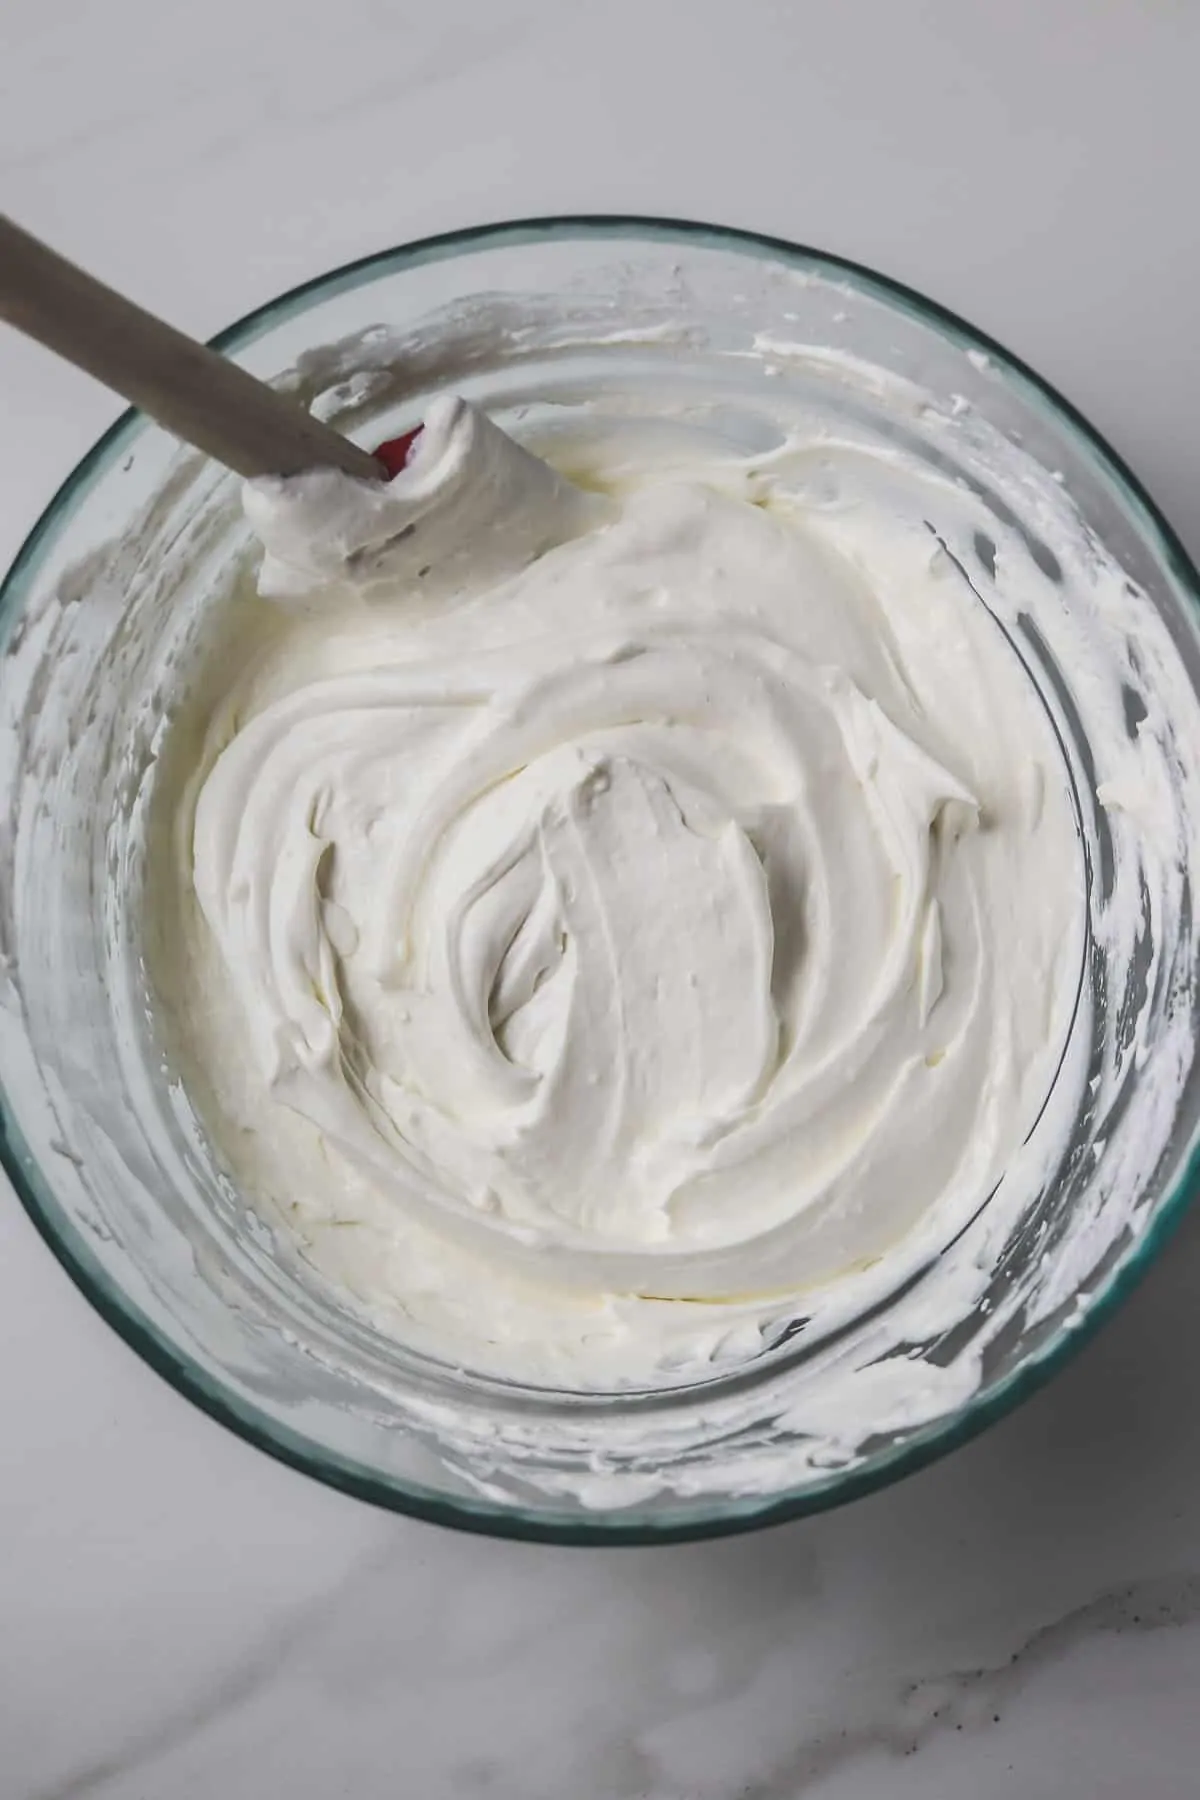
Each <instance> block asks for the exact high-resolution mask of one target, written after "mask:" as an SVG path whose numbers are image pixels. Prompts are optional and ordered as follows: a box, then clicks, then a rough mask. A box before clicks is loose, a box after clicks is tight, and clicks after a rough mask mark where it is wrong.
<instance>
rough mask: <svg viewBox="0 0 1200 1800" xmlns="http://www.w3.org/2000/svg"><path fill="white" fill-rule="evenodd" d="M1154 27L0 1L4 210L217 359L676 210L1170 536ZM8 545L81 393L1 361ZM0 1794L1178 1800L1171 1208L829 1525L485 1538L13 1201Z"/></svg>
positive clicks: (63, 454) (1199, 273)
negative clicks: (1054, 447)
mask: <svg viewBox="0 0 1200 1800" xmlns="http://www.w3.org/2000/svg"><path fill="white" fill-rule="evenodd" d="M1198 68H1200V6H1197V5H1195V4H1189V0H1136V3H1135V0H994V3H993V0H924V3H920V0H876V3H875V4H868V3H867V0H841V4H836V5H829V4H808V3H801V0H790V3H789V0H729V3H728V4H715V3H713V4H709V3H707V0H606V4H605V5H603V6H600V5H593V6H586V5H581V4H571V3H569V0H558V3H557V4H545V3H543V0H525V3H524V4H515V5H509V4H505V3H504V0H437V4H426V5H425V6H422V7H417V6H415V5H413V4H411V0H336V3H335V4H322V5H318V4H316V3H315V0H290V3H289V0H206V3H205V5H204V6H203V7H196V8H184V7H182V6H180V5H179V4H176V3H173V0H108V4H106V5H104V6H100V5H95V4H88V3H87V0H55V3H54V4H47V3H46V0H4V5H3V9H2V17H0V102H2V103H0V204H3V205H4V206H5V207H6V208H7V209H8V210H11V211H12V212H13V213H14V214H15V215H16V216H17V217H19V218H21V219H22V220H24V221H25V222H26V223H28V224H29V225H30V226H31V227H33V228H34V229H37V230H40V231H42V232H43V233H44V234H46V235H47V236H50V237H51V238H53V239H55V240H57V241H58V242H59V243H60V244H61V245H62V246H63V247H64V248H68V249H70V250H72V251H73V252H74V253H75V254H76V255H77V256H78V257H79V258H80V259H81V260H84V261H86V262H89V263H91V264H92V265H94V266H95V267H96V269H97V270H98V271H100V272H101V273H103V274H106V275H108V276H109V278H110V279H112V280H113V281H115V282H116V283H118V284H120V285H124V286H125V287H127V288H129V289H130V290H131V291H133V292H134V293H136V294H138V295H139V296H141V297H142V298H143V299H144V300H146V301H147V302H148V303H149V304H150V305H152V306H155V307H157V308H160V309H162V310H163V311H165V312H167V313H168V314H169V315H171V316H172V317H174V318H175V319H176V320H177V321H178V322H179V323H180V324H182V325H183V326H185V327H188V328H190V329H191V330H194V331H197V332H200V333H204V334H207V333H210V332H212V331H214V330H215V329H217V328H218V327H219V326H221V325H222V324H224V323H226V322H227V321H228V320H229V319H230V318H232V317H233V316H235V315H236V314H238V313H240V312H242V311H244V310H245V309H247V308H248V307H250V306H252V305H254V304H256V303H257V302H259V301H261V300H264V299H266V298H268V297H269V296H270V295H271V294H273V293H275V292H277V291H278V290H279V289H280V288H283V287H286V286H288V285H290V284H291V283H293V282H295V281H298V280H300V279H302V278H304V277H306V276H308V275H311V274H314V273H316V272H317V271H318V270H320V269H321V268H323V267H327V266H329V265H331V264H333V263H337V262H341V261H343V260H345V259H346V258H349V257H352V256H357V255H360V254H362V253H364V252H366V251H370V250H373V249H377V248H379V247H382V246H384V245H386V244H389V243H394V242H398V241H401V240H403V239H405V238H407V237H410V236H414V235H418V234H420V233H423V232H427V231H430V230H437V229H441V228H444V227H448V226H452V225H456V224H466V223H469V222H471V221H473V220H478V219H483V218H500V217H503V216H505V215H507V214H511V213H531V212H540V211H553V210H566V209H580V210H587V209H591V210H640V211H658V212H665V213H682V214H692V215H695V216H700V217H703V216H709V217H712V218H716V219H721V220H725V221H728V222H730V223H735V224H744V225H750V226H757V227H760V228H762V229H765V230H768V231H775V232H779V233H782V234H785V235H792V236H795V237H798V238H801V239H803V240H807V241H809V242H812V243H815V244H822V245H825V246H827V247H829V248H832V249H835V250H839V251H842V252H845V253H847V254H849V255H851V256H853V257H857V258H860V259H862V260H864V261H867V262H871V263H875V264H877V265H878V266H879V267H881V268H884V269H887V270H889V271H891V272H893V273H894V274H896V275H899V276H901V277H903V278H905V279H907V280H909V281H912V282H914V283H915V284H917V285H919V286H922V287H924V288H926V289H927V290H928V291H930V292H931V293H933V294H935V295H937V296H938V297H939V298H941V299H942V300H944V301H946V302H948V303H949V304H950V305H951V306H954V307H956V308H958V309H960V310H961V311H963V312H965V313H966V314H967V315H968V316H970V317H972V318H974V319H975V320H977V321H978V322H979V323H980V324H981V325H983V326H984V327H986V328H987V329H988V330H990V331H992V332H994V333H995V334H996V335H998V336H999V337H1001V338H1002V339H1003V340H1005V341H1007V342H1008V343H1009V344H1010V345H1012V346H1013V347H1014V348H1015V349H1017V350H1018V351H1020V352H1021V353H1023V354H1024V355H1025V356H1027V357H1028V358H1029V359H1030V360H1031V361H1032V362H1033V363H1034V364H1035V365H1037V366H1038V367H1039V368H1041V369H1042V370H1043V371H1044V372H1045V373H1046V374H1047V375H1049V376H1050V377H1051V378H1052V379H1053V380H1055V381H1057V382H1058V383H1059V384H1060V385H1061V386H1062V387H1064V388H1065V389H1066V390H1067V392H1068V393H1070V394H1071V395H1072V396H1073V397H1074V398H1075V399H1076V400H1077V401H1078V402H1079V403H1080V404H1081V405H1082V406H1083V407H1084V408H1085V410H1087V411H1089V412H1090V413H1091V415H1092V416H1093V418H1094V419H1095V420H1096V422H1097V423H1098V424H1099V425H1100V426H1101V427H1102V428H1103V429H1104V430H1106V431H1107V432H1109V433H1110V434H1111V436H1112V438H1113V440H1114V441H1115V442H1116V444H1117V445H1118V446H1119V447H1120V449H1121V450H1123V451H1124V452H1125V453H1126V454H1127V456H1128V457H1129V458H1130V459H1131V460H1132V462H1133V463H1134V465H1135V467H1136V468H1137V469H1138V470H1139V472H1140V473H1141V474H1142V475H1143V476H1144V477H1145V479H1146V480H1147V481H1148V483H1149V484H1150V486H1151V487H1152V488H1153V490H1154V491H1155V493H1156V494H1157V495H1158V497H1159V498H1160V500H1161V501H1162V502H1163V504H1164V505H1165V506H1166V508H1167V510H1168V512H1169V513H1170V514H1171V515H1172V516H1173V518H1174V520H1175V522H1176V523H1177V525H1178V526H1179V527H1180V529H1181V530H1182V532H1183V535H1184V536H1185V538H1187V539H1189V541H1190V547H1191V549H1192V551H1193V553H1194V554H1195V553H1197V552H1200V518H1198V516H1197V512H1196V506H1195V497H1196V494H1197V492H1200V481H1198V479H1197V477H1198V474H1200V359H1198V358H1197V356H1196V354H1195V345H1194V334H1195V316H1196V308H1195V296H1196V293H1197V289H1198V287H1200V231H1198V230H1197V223H1196V220H1197V212H1196V175H1197V168H1198V166H1200V111H1198V110H1197V106H1196V101H1195V86H1196V73H1197V69H1198ZM0 396H2V410H0V419H2V421H3V424H2V428H0V558H3V559H5V560H6V559H7V557H8V556H9V555H10V554H11V553H12V552H13V551H14V550H15V548H16V546H17V544H18V542H19V540H20V538H21V536H22V534H23V532H24V530H25V529H26V527H27V525H28V524H29V523H30V522H31V520H32V518H33V516H34V515H35V513H36V512H37V510H38V509H39V508H40V506H41V505H42V503H43V501H44V500H45V499H46V497H47V496H48V494H49V492H50V491H51V489H52V488H53V486H54V485H55V484H56V483H57V481H58V480H59V479H60V477H61V476H62V475H63V474H65V473H66V471H67V469H68V467H69V466H70V464H71V463H72V462H73V461H74V459H75V458H76V456H77V455H78V454H79V453H80V452H81V451H82V450H83V449H84V448H85V447H86V445H87V444H88V442H89V441H90V440H91V438H92V437H93V436H94V435H95V434H96V432H97V430H98V429H99V428H100V427H102V426H103V425H104V424H105V423H106V422H107V420H108V419H109V418H110V417H111V415H112V413H113V411H114V406H113V404H112V403H111V402H110V400H109V399H108V398H107V397H106V396H105V395H104V394H103V393H101V392H100V391H99V390H96V389H93V388H91V387H90V386H89V385H88V384H87V383H86V382H85V381H84V380H83V378H82V377H77V376H75V375H74V374H73V373H71V372H70V371H68V370H66V369H60V368H57V367H56V366H54V365H53V364H52V363H51V362H50V360H49V359H48V358H47V357H45V356H43V355H42V354H41V353H39V352H37V351H35V350H33V349H31V348H29V347H27V346H25V345H23V344H21V343H19V342H18V341H17V340H16V339H15V338H14V337H13V336H12V335H11V334H9V335H4V334H0ZM0 1200H2V1201H4V1204H0V1797H2V1800H68V1797H70V1800H85V1797H86V1800H208V1797H209V1796H221V1800H270V1797H273V1796H276V1795H279V1796H284V1795H286V1796H287V1797H288V1800H329V1797H332V1796H340V1795H354V1796H355V1797H356V1800H393V1796H400V1795H405V1796H408V1795H412V1796H421V1797H422V1800H426V1797H428V1800H441V1797H442V1796H450V1797H454V1800H457V1797H458V1796H463V1797H464V1800H471V1797H475V1796H479V1797H480V1800H483V1797H487V1800H798V1797H799V1796H804V1797H805V1800H808V1797H809V1796H812V1797H813V1800H885V1797H886V1800H909V1797H910V1796H912V1797H916V1796H922V1797H929V1800H964V1797H969V1800H1008V1797H1009V1796H1022V1797H1023V1800H1024V1797H1032V1800H1042V1797H1043V1796H1053V1797H1054V1800H1132V1797H1133V1796H1137V1797H1138V1800H1189V1797H1190V1796H1194V1795H1196V1794H1198V1793H1200V1773H1197V1771H1196V1763H1197V1760H1198V1758H1200V1706H1198V1704H1197V1695H1198V1693H1200V1419H1198V1418H1197V1405H1196V1399H1197V1382H1196V1377H1195V1372H1194V1371H1195V1362H1196V1346H1197V1341H1198V1339H1200V1309H1198V1308H1197V1305H1196V1303H1195V1299H1194V1295H1195V1293H1196V1292H1197V1289H1198V1285H1200V1216H1197V1217H1196V1218H1194V1219H1193V1220H1192V1222H1191V1223H1190V1224H1185V1226H1184V1228H1183V1230H1182V1232H1181V1234H1180V1235H1179V1237H1178V1238H1177V1239H1176V1241H1175V1243H1174V1245H1173V1246H1172V1248H1171V1249H1170V1251H1169V1253H1168V1254H1167V1256H1166V1257H1165V1259H1164V1260H1163V1262H1162V1264H1161V1265H1160V1266H1159V1267H1158V1268H1157V1269H1156V1270H1155V1271H1154V1272H1153V1273H1152V1275H1151V1277H1150V1278H1149V1279H1148V1281H1147V1282H1146V1284H1145V1285H1144V1287H1143V1288H1142V1289H1141V1291H1140V1292H1139V1293H1138V1294H1137V1295H1136V1296H1135V1298H1134V1299H1133V1301H1132V1302H1131V1303H1130V1305H1129V1306H1128V1308H1127V1309H1126V1310H1125V1312H1124V1313H1123V1314H1122V1316H1121V1317H1119V1318H1118V1319H1117V1320H1116V1321H1115V1322H1114V1323H1113V1324H1111V1326H1110V1327H1109V1328H1108V1329H1107V1330H1106V1331H1105V1332H1104V1333H1103V1334H1102V1335H1101V1337H1100V1339H1099V1340H1098V1341H1097V1342H1096V1343H1095V1344H1094V1345H1093V1346H1092V1347H1091V1348H1090V1349H1089V1350H1088V1351H1087V1352H1086V1353H1085V1354H1084V1356H1083V1357H1082V1358H1081V1360H1080V1361H1079V1362H1078V1363H1077V1364H1075V1365H1074V1366H1073V1367H1072V1368H1071V1369H1069V1370H1068V1371H1067V1372H1066V1373H1065V1374H1064V1375H1063V1376H1062V1377H1061V1378H1060V1379H1059V1380H1057V1381H1056V1382H1055V1383H1054V1384H1053V1385H1052V1387H1051V1388H1050V1389H1049V1390H1048V1391H1046V1392H1045V1393H1043V1394H1042V1395H1041V1396H1040V1397H1038V1398H1037V1399H1036V1400H1034V1401H1033V1402H1031V1403H1030V1404H1028V1405H1027V1406H1026V1407H1025V1408H1024V1409H1023V1410H1022V1411H1020V1412H1019V1413H1018V1414H1017V1415H1016V1416H1014V1417H1013V1418H1011V1419H1010V1420H1008V1421H1007V1422H1006V1423H1004V1424H1003V1425H1001V1426H1000V1427H998V1428H997V1429H995V1430H994V1431H992V1432H991V1433H990V1434H989V1435H988V1436H987V1437H985V1438H984V1439H982V1440H981V1441H979V1442H978V1443H976V1444H975V1445H973V1446H972V1447H971V1448H969V1449H967V1450H966V1451H964V1452H962V1453H960V1454H959V1455H957V1456H954V1457H952V1458H951V1459H950V1460H949V1461H947V1462H944V1463H942V1464H940V1465H939V1466H937V1467H936V1468H934V1469H932V1470H929V1471H927V1472H926V1473H924V1474H922V1475H919V1476H917V1477H915V1478H913V1479H911V1480H909V1481H908V1482H906V1483H904V1484H903V1485H902V1486H900V1487H899V1488H896V1489H894V1490H892V1491H891V1492H887V1493H884V1494H881V1495H878V1496H876V1497H875V1498H873V1499H871V1500H868V1501H864V1502H861V1503H860V1504H858V1505H857V1506H855V1507H853V1508H851V1509H849V1510H846V1511H844V1512H841V1513H836V1514H831V1515H827V1516H825V1517H823V1518H821V1519H818V1520H815V1521H812V1522H809V1523H802V1524H798V1525H794V1526H790V1527H785V1528H781V1529H778V1530H775V1531H772V1532H768V1533H765V1534H761V1535H759V1536H757V1537H750V1538H745V1539H740V1540H736V1541H730V1542H727V1543H723V1544H716V1545H697V1546H690V1547H684V1548H680V1549H675V1550H659V1551H620V1552H582V1551H558V1550H546V1549H538V1548H531V1547H525V1546H517V1545H504V1544H498V1543H490V1542H485V1541H482V1540H477V1539H470V1538H465V1537H457V1536H455V1535H453V1534H450V1533H446V1532H440V1531H437V1530H435V1529H433V1528H431V1527H427V1526H423V1525H419V1524H415V1523H410V1522H408V1521H405V1520H401V1519H395V1518H390V1517H388V1516H386V1515H384V1514H382V1513H375V1512H372V1511H371V1510H369V1509H368V1508H366V1507H363V1506H360V1505H357V1504H355V1503H354V1502H352V1501H350V1500H347V1499H345V1498H342V1497H340V1496H338V1495H336V1494H333V1493H329V1492H326V1491H324V1490H322V1489H321V1488H319V1487H317V1486H315V1485H314V1484H312V1483H310V1482H307V1481H306V1480H304V1479H303V1478H301V1477H300V1476H298V1475H295V1474H292V1473H290V1472H289V1471H287V1470H285V1469H283V1468H281V1467H278V1466H276V1465H275V1464H273V1463H271V1462H270V1461H268V1460H267V1459H266V1458H265V1457H263V1456H261V1455H259V1454H257V1453H256V1452H254V1451H252V1450H250V1449H248V1448H247V1447H246V1446H245V1445H243V1444H241V1443H240V1442H237V1441H235V1440H234V1439H233V1438H231V1437H229V1436H227V1435H226V1434H225V1433H224V1432H222V1431H221V1430H220V1429H219V1428H218V1427H217V1426H216V1425H214V1424H212V1423H210V1422H209V1421H208V1420H207V1419H205V1418H203V1417H201V1416H200V1415H199V1414H198V1413H196V1412H194V1411H192V1410H191V1409H190V1408H189V1407H188V1406H187V1405H186V1403H185V1402H184V1401H182V1400H181V1399H179V1398H178V1397H177V1396H176V1395H175V1394H174V1393H172V1392H171V1391H170V1390H169V1389H167V1388H166V1387H165V1386H164V1385H163V1384H162V1383H161V1382H160V1381H159V1380H158V1379H157V1377H156V1376H154V1375H152V1374H151V1373H150V1372H149V1371H148V1370H147V1369H145V1368H144V1367H143V1366H142V1365H141V1364H140V1363H139V1362H138V1361H137V1360H136V1359H135V1358H134V1356H133V1355H132V1354H131V1353H130V1352H129V1351H128V1350H126V1349H125V1347H124V1346H123V1345H122V1344H121V1343H119V1342H118V1341H117V1339H116V1338H115V1337H113V1336H112V1335H111V1334H110V1333H109V1331H108V1330H107V1328H106V1327H105V1326H104V1325H102V1324H101V1322H100V1321H99V1320H98V1319H97V1318H96V1317H95V1316H94V1315H93V1314H92V1313H91V1312H90V1311H89V1309H88V1308H87V1306H86V1305H85V1303H84V1302H83V1300H82V1299H81V1298H80V1297H79V1296H78V1295H77V1294H76V1293H75V1291H74V1289H73V1288H72V1287H71V1286H70V1284H69V1283H68V1282H67V1280H66V1278H65V1277H64V1276H63V1275H62V1274H61V1273H60V1271H59V1270H58V1268H57V1267H56V1265H55V1264H54V1263H53V1262H52V1260H51V1258H50V1256H49V1255H48V1254H47V1252H46V1251H45V1250H44V1248H43V1247H42V1245H41V1243H40V1242H39V1241H38V1240H37V1239H36V1237H35V1235H34V1233H33V1230H32V1228H31V1226H30V1225H29V1224H28V1223H27V1221H26V1219H25V1218H24V1216H23V1214H22V1213H21V1212H20V1211H19V1209H18V1208H17V1206H16V1204H15V1202H13V1201H12V1200H11V1198H10V1197H8V1196H4V1195H0Z"/></svg>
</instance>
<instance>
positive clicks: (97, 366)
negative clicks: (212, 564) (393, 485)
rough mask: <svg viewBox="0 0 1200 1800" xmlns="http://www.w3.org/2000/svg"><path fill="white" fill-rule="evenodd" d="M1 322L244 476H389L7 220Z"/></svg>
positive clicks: (1, 237) (2, 224)
mask: <svg viewBox="0 0 1200 1800" xmlns="http://www.w3.org/2000/svg"><path fill="white" fill-rule="evenodd" d="M0 319H5V320H7V321H8V323H9V324H10V325H15V326H16V327H17V329H18V331H23V332H25V333H27V335H28V336H29V337H32V338H36V339H37V340H38V342H39V343H41V344H45V345H46V347H47V348H48V349H50V350H54V351H57V353H58V355H59V356H64V357H66V359H67V361H68V362H73V363H75V364H76V366H77V367H78V368H81V369H85V370H86V371H87V373H88V374H89V375H94V376H95V377H96V379H97V380H98V381H102V382H104V383H105V385H106V386H107V387H110V388H113V389H115V391H116V392H117V393H118V394H123V395H124V397H125V399H126V400H129V401H131V402H132V403H133V405H134V406H137V407H140V408H141V410H142V411H143V412H145V413H149V414H150V416H151V418H153V419H157V420H158V423H159V424H160V425H165V426H166V428H167V430H168V431H171V432H173V433H174V434H175V436H176V437H180V438H183V439H184V440H185V442H187V443H189V444H194V445H195V446H196V448H197V449H198V450H203V451H205V452H206V453H207V454H208V455H209V456H213V457H215V458H216V459H217V461H218V462H221V463H224V464H225V466H226V467H227V468H230V469H233V470H235V471H236V472H237V474H239V475H245V476H255V475H299V474H302V473H304V471H305V470H308V469H324V468H335V469H343V470H345V472H346V473H347V474H348V475H357V476H359V477H361V478H362V479H364V480H367V481H372V480H374V481H379V480H382V479H384V477H385V471H384V470H383V468H382V467H381V465H380V464H379V463H377V462H376V461H375V458H374V457H373V456H371V455H369V454H368V452H367V451H365V450H361V449H359V447H358V445H357V444H352V443H351V442H350V440H349V439H348V438H344V437H342V435H341V433H340V432H337V431H333V430H332V429H331V428H330V427H329V426H328V425H322V424H321V422H320V420H318V419H314V418H313V417H312V416H311V415H310V414H309V413H307V412H305V411H303V409H302V408H301V407H299V406H297V405H296V404H295V402H294V401H291V400H289V399H288V398H287V396H286V395H284V394H279V393H276V392H275V390H274V389H273V388H269V387H267V386H266V384H265V383H264V382H261V381H257V380H255V378H254V376H253V375H248V374H247V373H246V371H245V370H244V369H240V368H238V366H237V364H236V363H232V362H227V361H226V360H225V358H224V357H223V356H218V355H217V353H216V351H214V350H209V349H208V348H207V347H206V346H205V345H204V344H200V343H197V342H196V341H195V340H194V339H192V338H189V337H186V336H185V335H184V334H183V332H181V331H176V330H175V328H174V327H173V326H171V325H168V324H166V323H165V322H164V321H163V320H162V319H156V318H155V317H154V315H153V313H148V312H144V311H143V310H142V308H141V307H140V306H135V305H134V304H133V302H132V301H130V300H126V299H124V298H122V296H121V295H120V294H116V293H114V292H113V290H112V289H111V288H108V287H105V286H104V285H103V283H102V282H99V281H96V280H94V279H93V277H92V276H90V275H87V274H85V273H84V271H83V270H82V269H78V268H76V267H75V265H74V263H69V262H67V261H66V260H65V258H63V257H61V256H59V255H58V254H57V252H56V251H53V250H50V249H48V248H47V246H46V245H45V244H42V243H39V242H38V240H37V238H34V237H31V236H30V235H29V233H28V232H27V231H22V230H21V228H20V226H18V225H14V224H13V222H12V220H11V219H7V218H5V217H4V215H3V214H0Z"/></svg>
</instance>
